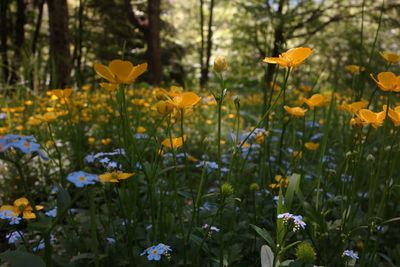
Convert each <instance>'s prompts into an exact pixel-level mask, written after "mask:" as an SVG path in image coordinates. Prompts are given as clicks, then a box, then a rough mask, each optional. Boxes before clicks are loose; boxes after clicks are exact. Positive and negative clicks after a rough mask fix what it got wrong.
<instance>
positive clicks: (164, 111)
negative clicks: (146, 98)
mask: <svg viewBox="0 0 400 267" xmlns="http://www.w3.org/2000/svg"><path fill="white" fill-rule="evenodd" d="M155 107H156V108H157V111H158V112H159V113H160V114H161V115H163V116H167V115H168V114H171V113H172V112H173V111H174V105H173V104H171V103H170V102H168V101H163V100H161V101H159V102H157V104H156V105H155Z"/></svg>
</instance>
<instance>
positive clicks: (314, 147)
mask: <svg viewBox="0 0 400 267" xmlns="http://www.w3.org/2000/svg"><path fill="white" fill-rule="evenodd" d="M304 146H305V148H306V149H307V150H310V151H314V150H317V149H318V148H319V143H314V142H307V143H305V144H304Z"/></svg>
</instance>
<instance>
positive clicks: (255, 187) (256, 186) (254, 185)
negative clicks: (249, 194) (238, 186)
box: [250, 183, 260, 191]
mask: <svg viewBox="0 0 400 267" xmlns="http://www.w3.org/2000/svg"><path fill="white" fill-rule="evenodd" d="M250 190H251V191H258V190H260V186H259V185H258V184H257V183H252V184H251V185H250Z"/></svg>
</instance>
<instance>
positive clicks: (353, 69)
mask: <svg viewBox="0 0 400 267" xmlns="http://www.w3.org/2000/svg"><path fill="white" fill-rule="evenodd" d="M344 68H345V69H346V70H347V71H348V72H350V73H359V72H362V71H364V70H365V68H364V67H361V66H358V65H346V66H345V67H344Z"/></svg>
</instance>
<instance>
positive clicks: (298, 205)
mask: <svg viewBox="0 0 400 267" xmlns="http://www.w3.org/2000/svg"><path fill="white" fill-rule="evenodd" d="M317 54H318V51H313V50H312V49H310V48H305V47H298V48H292V49H290V50H288V51H287V52H285V53H283V54H281V55H280V56H279V57H267V58H265V60H264V64H277V66H278V67H279V68H278V71H277V73H276V75H275V77H274V81H273V83H272V84H270V85H266V86H268V87H269V89H268V94H266V95H265V96H264V95H262V94H261V93H258V94H249V93H246V91H241V92H237V91H233V90H230V88H229V86H226V83H225V81H224V77H225V76H224V75H225V74H226V73H227V72H229V65H228V62H229V58H227V59H226V58H224V57H222V56H218V57H216V59H215V61H214V66H213V70H214V74H215V78H216V79H217V80H218V84H220V86H218V87H214V88H210V89H209V90H190V89H183V88H180V87H176V86H171V87H170V88H149V87H148V86H143V85H142V84H140V83H139V82H140V76H141V74H143V73H144V72H145V71H146V69H147V64H146V63H143V64H139V65H133V64H132V63H131V62H129V61H124V60H113V61H111V62H109V64H108V63H107V64H106V65H102V64H94V70H95V72H96V73H97V78H98V79H97V81H98V82H99V83H98V84H97V83H96V84H91V85H89V84H88V85H85V86H82V87H81V88H73V89H70V88H66V89H54V90H49V91H47V92H45V93H43V94H32V93H31V92H30V91H23V90H20V91H18V92H4V93H3V95H2V96H1V102H0V105H1V113H0V170H1V171H0V183H1V187H0V188H1V189H0V194H1V204H2V205H1V207H0V219H1V220H0V225H1V228H0V229H1V233H0V235H1V239H2V241H1V251H2V253H1V254H0V259H1V261H2V262H4V263H5V264H6V263H8V264H9V265H10V266H17V267H19V266H96V267H98V266H221V267H222V266H260V265H262V266H263V267H270V266H271V267H272V266H274V267H275V266H292V267H295V266H299V267H300V266H303V267H310V266H392V267H395V266H399V264H400V243H399V240H400V227H399V222H400V217H399V216H400V207H399V205H398V204H399V200H400V190H399V188H400V187H399V186H400V179H399V177H400V171H399V168H398V166H399V164H400V147H399V145H400V143H399V141H398V140H399V136H400V131H399V128H398V126H400V102H399V96H398V93H399V92H400V76H396V74H395V73H393V72H391V71H396V68H397V67H398V63H399V62H400V55H396V54H393V53H389V52H382V53H381V56H382V60H385V62H386V65H382V68H381V72H380V73H372V74H370V73H366V72H365V71H364V70H365V69H364V68H363V67H360V66H357V65H348V66H345V67H343V69H342V70H339V72H340V74H339V75H348V76H349V77H351V80H352V83H351V84H345V85H341V87H342V88H349V89H348V90H341V91H340V93H339V92H338V91H337V89H336V88H321V87H319V86H317V84H318V81H304V80H303V79H302V77H299V76H298V70H299V69H301V68H303V67H304V66H306V65H307V64H308V60H309V59H310V58H312V57H313V56H316V55H317ZM397 70H398V69H397ZM260 71H262V70H260ZM367 84H369V85H370V87H367V86H366V85H367ZM364 88H368V90H367V89H365V90H364ZM369 88H374V89H373V90H370V89H369ZM260 251H261V253H260ZM2 266H8V265H2Z"/></svg>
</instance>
